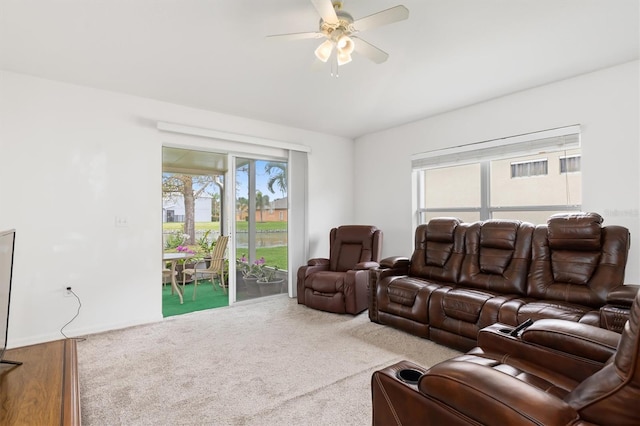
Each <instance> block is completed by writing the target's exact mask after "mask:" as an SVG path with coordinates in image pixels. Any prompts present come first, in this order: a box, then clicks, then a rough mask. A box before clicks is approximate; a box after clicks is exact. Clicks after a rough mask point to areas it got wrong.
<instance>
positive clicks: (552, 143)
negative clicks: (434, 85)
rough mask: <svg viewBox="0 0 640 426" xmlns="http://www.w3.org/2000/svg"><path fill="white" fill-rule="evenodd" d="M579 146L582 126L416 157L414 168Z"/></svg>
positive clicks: (448, 149) (422, 154)
mask: <svg viewBox="0 0 640 426" xmlns="http://www.w3.org/2000/svg"><path fill="white" fill-rule="evenodd" d="M579 147H580V126H579V125H574V126H567V127H560V128H556V129H550V130H544V131H540V132H533V133H527V134H523V135H517V136H510V137H505V138H501V139H493V140H490V141H483V142H476V143H470V144H466V145H460V146H456V147H452V148H445V149H439V150H434V151H426V152H423V153H419V154H414V155H412V156H411V167H412V168H413V169H414V170H420V169H430V168H437V167H446V166H452V165H462V164H469V163H477V162H480V161H486V160H499V159H502V158H508V157H513V156H514V155H520V154H522V155H529V154H540V153H544V152H552V151H559V150H563V149H572V148H579Z"/></svg>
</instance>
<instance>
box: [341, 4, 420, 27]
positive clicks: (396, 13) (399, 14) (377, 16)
mask: <svg viewBox="0 0 640 426" xmlns="http://www.w3.org/2000/svg"><path fill="white" fill-rule="evenodd" d="M408 17H409V9H407V8H406V7H404V6H402V5H400V6H395V7H392V8H391V9H387V10H383V11H382V12H378V13H374V14H373V15H369V16H365V17H364V18H360V19H358V20H357V21H354V22H353V27H354V28H355V29H356V31H365V30H368V29H371V28H375V27H379V26H381V25H387V24H391V23H393V22H398V21H404V20H405V19H407V18H408Z"/></svg>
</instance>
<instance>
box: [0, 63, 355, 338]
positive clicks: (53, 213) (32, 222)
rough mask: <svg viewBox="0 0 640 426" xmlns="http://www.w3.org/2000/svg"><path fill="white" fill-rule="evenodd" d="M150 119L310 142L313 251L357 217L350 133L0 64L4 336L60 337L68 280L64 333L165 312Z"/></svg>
mask: <svg viewBox="0 0 640 426" xmlns="http://www.w3.org/2000/svg"><path fill="white" fill-rule="evenodd" d="M157 121H165V122H172V123H179V124H186V125H191V126H195V127H203V128H209V129H215V130H220V131H224V132H230V133H237V134H243V135H252V136H259V137H262V138H267V139H273V140H280V141H285V142H292V143H297V144H303V145H307V146H309V147H311V153H310V154H309V192H310V195H309V209H310V215H309V226H310V238H309V239H310V245H311V253H310V254H311V256H312V257H314V256H326V255H327V254H328V252H329V247H328V232H329V229H330V228H331V227H332V226H336V225H339V224H342V223H350V222H352V221H353V207H352V206H353V205H352V203H353V201H352V200H353V171H352V167H351V164H352V163H353V142H352V141H351V140H349V139H344V138H338V137H334V136H329V135H323V134H318V133H313V132H307V131H303V130H299V129H293V128H288V127H283V126H277V125H273V124H268V123H264V122H258V121H253V120H247V119H243V118H239V117H233V116H228V115H222V114H216V113H212V112H207V111H202V110H197V109H192V108H187V107H182V106H178V105H172V104H167V103H162V102H157V101H153V100H150V99H143V98H136V97H132V96H126V95H121V94H116V93H110V92H106V91H101V90H95V89H90V88H84V87H79V86H74V85H69V84H64V83H58V82H53V81H48V80H43V79H37V78H33V77H29V76H26V75H21V74H15V73H10V72H0V144H1V145H0V152H1V155H0V182H1V184H0V185H1V186H0V200H2V213H0V229H6V228H16V229H17V242H16V252H15V264H14V281H13V283H14V287H13V293H12V302H11V303H12V305H11V321H10V322H11V324H10V330H9V346H11V347H15V346H22V345H25V344H29V343H37V342H42V341H47V340H53V339H58V338H61V337H62V336H61V334H60V333H59V330H60V328H61V327H62V326H63V325H64V324H65V323H66V322H67V321H69V320H70V319H71V318H72V317H73V316H74V315H75V313H76V309H77V301H76V300H75V298H73V297H64V296H63V287H65V286H67V285H70V286H71V287H72V288H73V289H74V291H75V292H76V293H77V295H78V296H79V297H80V298H81V301H82V308H81V310H80V314H79V316H78V318H77V319H75V320H74V321H73V322H72V323H71V324H70V325H69V326H68V327H67V328H65V333H66V334H68V335H70V336H77V335H80V334H86V333H92V332H98V331H103V330H109V329H113V328H118V327H124V326H129V325H135V324H142V323H145V322H151V321H158V320H160V319H161V318H162V313H161V312H162V310H161V309H162V307H161V302H162V301H161V285H160V283H161V282H162V277H161V269H160V266H161V253H162V243H161V236H162V221H161V220H162V215H161V207H162V199H161V197H162V192H161V170H162V164H161V158H162V149H161V147H162V143H163V139H164V138H165V136H164V135H163V134H161V132H159V131H158V130H157V129H156V127H155V126H156V122H157ZM174 139H175V138H174ZM184 140H186V141H187V142H185V143H184V146H185V147H189V142H188V140H189V138H184ZM198 143H199V144H200V146H201V144H202V142H201V141H198ZM206 143H210V144H214V145H215V144H216V141H208V142H206ZM327 164H331V165H332V167H331V173H326V169H325V166H326V165H327ZM34 194H37V196H34ZM116 216H120V217H126V218H127V220H128V226H127V227H116V226H115V218H116Z"/></svg>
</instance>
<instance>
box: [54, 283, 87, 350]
mask: <svg viewBox="0 0 640 426" xmlns="http://www.w3.org/2000/svg"><path fill="white" fill-rule="evenodd" d="M67 291H68V292H69V293H71V294H73V296H74V297H75V298H76V299H77V300H78V311H77V312H76V314H75V315H74V316H73V318H71V319H70V320H69V322H67V323H66V324H65V325H63V326H62V328H61V329H60V334H62V335H63V336H64V338H65V339H69V338H70V337H69V336H67V335H66V334H64V331H62V330H64V329H65V327H66V326H68V325H69V324H71V323H72V322H73V320H75V319H76V318H78V315H80V308H82V302H81V301H80V297H78V295H77V294H76V293H75V292H74V291H73V290H72V289H71V287H67ZM74 340H78V341H83V340H86V339H85V338H83V337H81V338H74Z"/></svg>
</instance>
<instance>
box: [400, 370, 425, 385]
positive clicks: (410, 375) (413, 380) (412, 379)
mask: <svg viewBox="0 0 640 426" xmlns="http://www.w3.org/2000/svg"><path fill="white" fill-rule="evenodd" d="M396 376H397V377H398V379H400V380H402V381H403V382H405V383H409V384H410V385H417V384H418V379H420V376H422V373H421V372H419V371H418V370H413V369H410V368H405V369H403V370H400V371H398V372H397V373H396Z"/></svg>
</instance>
